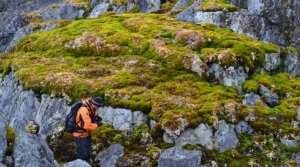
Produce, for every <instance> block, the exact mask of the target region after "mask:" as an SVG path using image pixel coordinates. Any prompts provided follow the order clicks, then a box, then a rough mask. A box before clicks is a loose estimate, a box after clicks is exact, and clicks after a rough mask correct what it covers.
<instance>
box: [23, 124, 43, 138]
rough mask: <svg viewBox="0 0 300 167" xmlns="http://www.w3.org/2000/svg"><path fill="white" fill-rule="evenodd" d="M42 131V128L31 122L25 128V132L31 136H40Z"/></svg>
mask: <svg viewBox="0 0 300 167" xmlns="http://www.w3.org/2000/svg"><path fill="white" fill-rule="evenodd" d="M39 130H40V126H39V125H38V124H37V123H36V122H35V121H29V122H28V124H27V125H26V126H25V132H27V133H31V134H34V135H36V134H38V133H39Z"/></svg>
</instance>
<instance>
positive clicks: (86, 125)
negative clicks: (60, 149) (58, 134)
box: [73, 100, 98, 137]
mask: <svg viewBox="0 0 300 167" xmlns="http://www.w3.org/2000/svg"><path fill="white" fill-rule="evenodd" d="M83 104H84V105H87V106H88V107H90V106H91V104H90V102H89V100H85V101H83ZM90 109H91V113H90V112H89V110H88V109H87V107H85V106H82V107H80V108H79V110H78V112H77V115H76V122H78V123H77V126H78V127H81V128H83V129H85V130H86V132H74V133H73V136H74V137H87V136H89V135H90V133H91V131H92V130H94V129H97V127H98V125H97V124H95V123H92V120H91V116H95V115H96V111H95V109H92V108H91V107H90ZM90 114H91V116H90Z"/></svg>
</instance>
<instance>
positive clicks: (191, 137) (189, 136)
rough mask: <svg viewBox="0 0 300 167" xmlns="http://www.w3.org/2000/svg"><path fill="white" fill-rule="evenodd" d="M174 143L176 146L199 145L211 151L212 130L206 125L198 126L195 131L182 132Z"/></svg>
mask: <svg viewBox="0 0 300 167" xmlns="http://www.w3.org/2000/svg"><path fill="white" fill-rule="evenodd" d="M175 142H176V144H177V145H186V144H201V145H202V146H204V147H205V148H207V149H209V150H211V149H213V133H212V128H211V127H210V126H208V125H207V124H200V125H199V126H198V127H197V128H196V129H188V130H186V131H184V132H183V133H182V134H181V135H180V136H179V138H178V139H176V141H175Z"/></svg>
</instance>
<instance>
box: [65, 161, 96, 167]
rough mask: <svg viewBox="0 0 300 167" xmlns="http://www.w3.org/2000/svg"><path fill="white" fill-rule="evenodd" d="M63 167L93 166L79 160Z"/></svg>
mask: <svg viewBox="0 0 300 167" xmlns="http://www.w3.org/2000/svg"><path fill="white" fill-rule="evenodd" d="M63 167H91V165H90V164H89V163H87V162H85V161H84V160H81V159H77V160H75V161H72V162H68V163H66V164H64V165H63Z"/></svg>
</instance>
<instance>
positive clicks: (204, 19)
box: [194, 12, 226, 27]
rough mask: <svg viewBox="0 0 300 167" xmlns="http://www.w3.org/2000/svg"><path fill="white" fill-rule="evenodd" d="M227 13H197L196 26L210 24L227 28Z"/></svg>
mask: <svg viewBox="0 0 300 167" xmlns="http://www.w3.org/2000/svg"><path fill="white" fill-rule="evenodd" d="M225 20H226V17H225V13H224V12H196V15H195V17H194V22H195V23H196V24H205V23H210V24H214V25H216V26H218V27H224V26H225Z"/></svg>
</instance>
